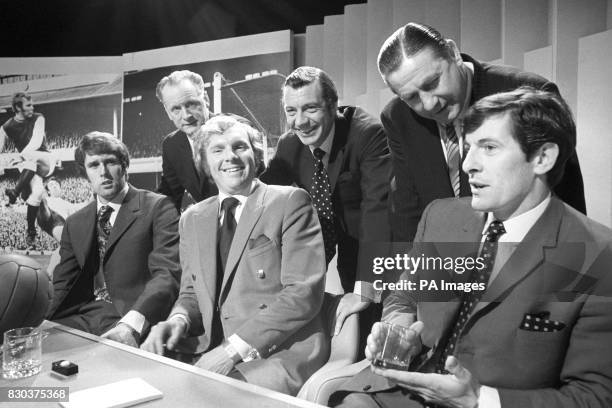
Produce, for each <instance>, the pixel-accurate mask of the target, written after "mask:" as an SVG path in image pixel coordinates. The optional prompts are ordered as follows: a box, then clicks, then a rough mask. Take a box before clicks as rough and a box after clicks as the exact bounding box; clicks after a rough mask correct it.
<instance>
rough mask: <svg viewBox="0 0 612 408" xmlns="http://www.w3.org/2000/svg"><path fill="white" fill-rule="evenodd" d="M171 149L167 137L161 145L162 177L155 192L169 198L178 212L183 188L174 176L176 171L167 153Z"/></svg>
mask: <svg viewBox="0 0 612 408" xmlns="http://www.w3.org/2000/svg"><path fill="white" fill-rule="evenodd" d="M171 148H172V146H171V145H170V138H169V137H167V138H166V139H164V142H163V144H162V175H161V182H160V183H159V186H158V187H157V191H158V192H159V193H160V194H163V195H166V196H168V197H170V199H171V200H172V202H173V203H174V206H175V207H176V209H177V210H179V211H180V209H181V203H182V200H183V194H184V193H185V186H183V184H182V183H181V180H180V179H179V177H178V175H177V174H176V169H175V168H174V164H173V163H172V160H171V158H170V154H169V153H168V150H169V149H171Z"/></svg>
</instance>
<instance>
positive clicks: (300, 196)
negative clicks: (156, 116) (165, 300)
mask: <svg viewBox="0 0 612 408" xmlns="http://www.w3.org/2000/svg"><path fill="white" fill-rule="evenodd" d="M196 148H197V151H198V152H199V153H200V157H201V158H200V160H198V163H199V164H200V165H201V166H202V170H204V171H205V172H206V173H207V174H210V175H211V177H212V178H213V180H214V181H215V183H216V184H217V187H218V188H219V196H215V197H211V198H209V199H207V200H205V201H203V202H201V203H198V204H196V205H194V206H192V207H191V208H189V209H188V210H187V211H185V212H184V213H183V216H182V217H181V222H180V236H181V244H180V259H181V266H182V268H183V276H182V278H181V292H180V295H179V298H178V300H177V302H176V304H175V306H174V308H173V309H172V312H171V313H170V316H169V318H168V320H166V321H165V322H162V323H160V324H158V325H157V326H155V327H153V328H152V330H151V334H150V335H149V337H148V338H147V340H146V341H145V343H144V344H143V345H142V348H143V349H145V350H147V351H151V352H154V353H158V354H162V353H163V352H164V346H165V347H167V348H168V349H170V350H172V349H174V347H175V345H176V344H177V341H178V340H179V339H180V338H184V337H188V336H201V337H200V338H199V347H198V348H197V351H200V352H201V351H205V353H204V354H203V355H202V356H201V357H200V359H199V360H198V362H197V363H196V365H197V366H199V367H201V368H205V369H208V370H211V371H214V372H217V373H220V374H223V375H229V376H230V377H233V378H238V379H241V380H244V381H247V382H249V383H253V384H257V385H260V386H264V387H267V388H271V389H274V390H276V391H281V392H284V393H288V394H292V395H295V394H297V392H298V391H299V389H300V388H301V386H302V385H303V384H304V382H305V381H306V380H307V379H308V377H310V376H311V375H312V374H313V373H314V372H315V371H316V370H317V369H318V368H319V367H321V365H323V363H324V362H325V361H326V358H327V357H328V354H329V340H328V338H327V336H326V335H325V334H324V333H323V322H322V321H321V318H320V316H319V314H318V312H319V309H320V308H321V303H322V300H323V290H324V285H325V257H324V249H323V239H322V237H321V227H320V226H319V222H318V220H317V217H316V215H315V212H314V209H313V208H312V204H311V201H310V198H309V197H308V194H307V193H306V192H305V191H304V190H301V189H298V188H294V187H285V186H282V187H281V186H268V185H266V184H264V183H262V182H260V181H259V180H257V178H256V176H257V174H259V172H261V170H262V169H263V167H264V162H263V147H262V140H261V135H260V134H259V132H257V131H256V130H255V129H253V128H252V127H250V126H249V125H246V124H244V123H242V122H240V121H239V120H237V119H236V118H233V117H229V116H226V115H221V116H216V117H214V118H212V119H210V120H209V121H208V122H207V123H206V124H205V125H204V126H203V127H202V129H201V133H200V134H198V141H197V142H196Z"/></svg>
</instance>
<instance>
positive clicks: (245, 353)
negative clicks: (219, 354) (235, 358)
mask: <svg viewBox="0 0 612 408" xmlns="http://www.w3.org/2000/svg"><path fill="white" fill-rule="evenodd" d="M227 341H228V342H229V343H230V344H231V345H232V347H234V349H235V350H236V351H237V352H238V354H240V357H242V361H251V360H257V359H259V358H261V356H260V355H259V352H258V351H257V350H256V349H255V348H253V347H251V345H250V344H249V343H247V342H246V341H244V340H242V339H241V338H240V336H238V335H237V334H235V333H234V334H232V335H231V336H229V337H228V338H227Z"/></svg>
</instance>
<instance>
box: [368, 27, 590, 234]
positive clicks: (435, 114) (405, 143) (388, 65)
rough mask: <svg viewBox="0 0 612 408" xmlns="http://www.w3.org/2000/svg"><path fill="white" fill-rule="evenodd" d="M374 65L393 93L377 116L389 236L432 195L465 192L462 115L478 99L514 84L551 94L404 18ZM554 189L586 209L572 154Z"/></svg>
mask: <svg viewBox="0 0 612 408" xmlns="http://www.w3.org/2000/svg"><path fill="white" fill-rule="evenodd" d="M378 67H379V71H380V73H381V75H382V76H383V79H384V80H385V83H386V84H387V85H388V86H389V88H390V89H391V91H393V93H394V94H395V95H396V96H395V97H394V98H393V99H392V100H391V101H390V102H389V103H388V104H387V106H386V107H385V108H384V110H383V112H382V114H381V121H382V123H383V126H384V128H385V133H386V134H387V138H388V139H389V148H390V150H391V158H392V166H393V186H392V191H391V196H392V202H393V211H392V223H391V225H392V234H393V240H394V241H412V239H413V237H414V234H415V232H416V229H417V224H418V222H419V219H420V218H421V214H422V213H423V210H424V209H425V207H426V206H427V204H429V203H430V202H431V201H433V200H435V199H437V198H445V197H453V196H457V197H459V196H468V195H469V194H470V189H469V186H468V182H467V177H466V175H465V174H462V173H461V172H460V171H459V170H460V162H461V160H462V158H463V157H464V152H463V147H462V140H463V131H462V126H463V125H462V117H463V115H464V114H465V112H466V111H467V109H468V108H469V107H470V106H471V105H473V104H474V103H475V102H476V101H478V100H479V99H480V98H482V97H485V96H487V95H491V94H493V93H497V92H504V91H510V90H513V89H515V88H517V87H519V86H522V85H529V86H533V87H535V88H538V89H542V90H546V91H551V92H555V93H559V90H558V89H557V86H556V85H555V84H554V83H552V82H549V81H547V80H546V79H544V78H542V77H540V76H538V75H535V74H532V73H528V72H523V71H520V70H518V69H516V68H512V67H508V66H499V65H492V64H487V63H481V62H479V61H476V60H474V59H473V58H471V57H470V56H468V55H466V54H460V53H459V50H458V48H457V46H456V44H455V43H454V42H453V41H452V40H449V39H445V38H443V37H442V35H441V34H440V33H439V32H438V31H436V30H435V29H434V28H432V27H429V26H426V25H423V24H417V23H409V24H407V25H406V26H404V27H402V28H400V29H399V30H397V31H396V32H395V33H393V34H392V35H391V36H390V37H389V38H388V39H387V40H386V41H385V43H384V44H383V46H382V48H381V50H380V53H379V56H378ZM554 193H555V194H556V195H557V196H558V197H559V198H561V200H563V201H565V202H566V203H568V204H569V205H571V206H572V207H574V208H576V209H577V210H579V211H581V212H583V213H586V205H585V200H584V187H583V183H582V174H581V172H580V166H579V163H578V157H577V156H576V154H575V153H574V154H573V155H572V157H571V158H570V159H569V160H568V162H567V165H566V168H565V174H564V175H563V177H562V179H561V181H560V183H559V184H558V185H557V186H555V188H554Z"/></svg>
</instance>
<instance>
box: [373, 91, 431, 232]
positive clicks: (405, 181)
mask: <svg viewBox="0 0 612 408" xmlns="http://www.w3.org/2000/svg"><path fill="white" fill-rule="evenodd" d="M398 103H402V102H399V101H395V100H394V101H392V102H390V103H389V105H387V107H386V108H385V110H384V111H383V112H382V114H381V117H380V119H381V121H382V124H383V126H384V129H385V133H386V135H387V140H388V142H389V149H390V151H391V164H392V174H391V176H392V177H391V191H390V195H391V220H390V221H391V235H392V239H393V241H394V242H409V241H412V240H413V238H414V234H415V233H416V229H417V225H418V224H419V219H420V218H421V213H420V211H419V195H418V193H417V189H416V186H415V184H414V181H413V175H412V171H411V169H410V166H409V162H408V161H409V159H408V157H407V156H406V152H405V151H404V148H403V146H402V142H401V140H402V138H404V137H407V136H406V135H404V134H403V132H404V129H402V127H401V126H399V124H400V122H402V121H403V119H401V118H394V117H393V116H397V112H395V111H397V104H398ZM392 104H394V106H393V105H392ZM394 112H395V115H394Z"/></svg>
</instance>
